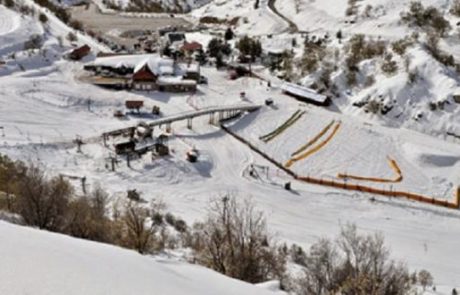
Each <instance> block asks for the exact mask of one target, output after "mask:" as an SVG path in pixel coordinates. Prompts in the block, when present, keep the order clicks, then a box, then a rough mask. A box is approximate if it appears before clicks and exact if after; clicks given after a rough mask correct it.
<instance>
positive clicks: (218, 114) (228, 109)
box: [102, 104, 261, 140]
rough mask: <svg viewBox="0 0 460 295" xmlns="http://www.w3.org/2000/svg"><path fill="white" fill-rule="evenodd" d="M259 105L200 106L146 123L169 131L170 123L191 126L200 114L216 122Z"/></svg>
mask: <svg viewBox="0 0 460 295" xmlns="http://www.w3.org/2000/svg"><path fill="white" fill-rule="evenodd" d="M260 107H261V105H255V104H236V105H227V106H213V107H207V108H202V109H199V110H194V111H187V112H182V113H179V114H176V115H172V116H168V117H164V118H160V119H157V120H153V121H151V122H148V123H147V125H148V126H149V127H151V128H154V127H157V126H159V127H161V126H166V131H167V132H170V131H171V125H172V123H174V122H178V121H184V120H187V127H188V128H192V120H193V119H194V118H197V117H201V116H206V115H208V116H209V123H210V124H216V123H219V122H221V121H223V120H226V119H229V118H233V117H235V116H237V115H239V114H241V113H243V112H252V111H256V110H258V109H259V108H260ZM135 129H136V127H135V126H134V127H126V128H121V129H117V130H112V131H109V132H104V133H103V134H102V137H103V138H104V140H106V139H107V138H108V137H109V136H118V135H122V134H132V133H133V132H134V130H135Z"/></svg>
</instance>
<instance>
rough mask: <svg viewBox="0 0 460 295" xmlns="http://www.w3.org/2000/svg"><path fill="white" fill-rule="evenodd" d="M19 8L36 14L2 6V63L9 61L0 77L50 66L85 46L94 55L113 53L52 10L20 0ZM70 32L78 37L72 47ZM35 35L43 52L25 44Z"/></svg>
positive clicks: (0, 43) (0, 33) (0, 11)
mask: <svg viewBox="0 0 460 295" xmlns="http://www.w3.org/2000/svg"><path fill="white" fill-rule="evenodd" d="M17 5H25V6H28V7H30V8H31V9H32V10H34V11H35V13H34V14H33V15H32V14H29V15H26V14H21V13H19V12H17V11H13V10H11V9H7V8H6V7H5V6H3V5H0V16H1V18H0V60H3V61H5V62H6V65H3V66H1V67H0V75H6V74H10V73H12V72H16V71H19V70H32V69H36V68H42V67H46V66H51V65H53V64H54V63H55V62H57V61H59V60H60V59H61V58H63V57H64V55H65V53H67V52H68V51H69V50H71V49H72V48H74V47H75V46H78V45H82V44H88V45H89V46H90V47H91V49H92V52H93V53H97V52H99V51H106V52H109V51H110V49H108V48H106V47H105V46H104V45H101V44H100V43H98V42H96V41H95V40H93V39H92V38H91V37H89V36H87V35H85V34H82V33H80V32H77V31H74V30H72V29H71V28H69V27H68V26H67V25H65V24H64V23H62V21H60V20H59V19H58V18H57V17H56V16H55V15H54V14H52V13H51V12H50V11H49V10H47V9H45V8H43V7H40V6H39V5H37V4H35V3H34V2H33V1H31V0H19V1H17ZM40 13H43V14H45V15H46V16H47V19H48V20H47V22H46V23H41V22H40V21H39V20H38V15H39V14H40ZM70 32H72V33H74V34H75V35H76V36H77V41H75V42H72V44H71V43H70V42H69V41H68V40H67V38H66V37H67V35H68V34H69V33H70ZM34 35H35V36H38V38H40V39H41V43H42V45H41V49H40V50H38V49H36V50H26V49H25V48H24V45H25V42H27V41H28V40H30V38H31V36H34Z"/></svg>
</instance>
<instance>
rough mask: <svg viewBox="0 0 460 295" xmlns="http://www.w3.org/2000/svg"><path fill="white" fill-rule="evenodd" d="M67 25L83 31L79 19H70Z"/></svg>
mask: <svg viewBox="0 0 460 295" xmlns="http://www.w3.org/2000/svg"><path fill="white" fill-rule="evenodd" d="M69 26H70V27H72V28H73V29H75V30H77V31H83V23H82V22H81V21H79V20H75V19H73V20H71V21H70V24H69Z"/></svg>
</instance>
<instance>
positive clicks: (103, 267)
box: [0, 221, 275, 295]
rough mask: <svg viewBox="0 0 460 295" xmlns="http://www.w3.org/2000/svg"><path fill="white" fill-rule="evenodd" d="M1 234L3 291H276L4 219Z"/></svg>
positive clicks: (263, 294) (174, 294) (14, 294)
mask: <svg viewBox="0 0 460 295" xmlns="http://www.w3.org/2000/svg"><path fill="white" fill-rule="evenodd" d="M0 236H1V237H2V242H1V243H0V265H2V267H1V268H0V278H1V282H2V283H1V284H0V294H10V295H20V294H36V295H42V294H43V295H45V294H67V295H72V294H75V295H77V294H78V295H81V294H92V295H97V294H101V295H102V294H112V295H117V294H120V295H126V294H137V295H143V294H145V295H147V294H149V295H151V294H168V295H182V294H190V295H206V294H209V295H214V294H222V295H225V294H229V295H230V294H248V295H249V294H251V295H252V294H254V295H256V294H257V295H259V294H260V295H270V294H275V293H274V292H272V291H268V290H266V289H263V288H262V287H257V286H254V285H251V284H248V283H245V282H242V281H238V280H235V279H231V278H229V277H226V276H223V275H221V274H219V273H217V272H214V271H212V270H209V269H207V268H204V267H201V266H198V265H192V264H189V263H186V262H183V261H179V260H177V259H174V258H168V257H149V256H142V255H140V254H138V253H136V252H134V251H130V250H125V249H121V248H118V247H114V246H109V245H104V244H99V243H95V242H89V241H84V240H79V239H75V238H71V237H67V236H64V235H59V234H54V233H49V232H45V231H39V230H36V229H32V228H27V227H21V226H17V225H12V224H8V223H5V222H3V221H0Z"/></svg>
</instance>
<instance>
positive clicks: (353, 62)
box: [345, 34, 386, 86]
mask: <svg viewBox="0 0 460 295" xmlns="http://www.w3.org/2000/svg"><path fill="white" fill-rule="evenodd" d="M345 51H346V54H347V57H346V59H345V63H346V66H347V76H346V77H347V82H348V84H349V85H351V86H352V85H355V84H356V82H357V80H356V75H357V73H358V72H359V67H358V64H359V63H360V62H361V61H363V60H366V59H370V58H374V57H378V56H383V55H384V53H385V51H386V43H385V42H384V41H382V40H377V41H375V40H371V39H366V37H365V36H364V35H362V34H357V35H354V36H353V37H351V38H350V40H349V42H348V44H347V45H346V47H345Z"/></svg>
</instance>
